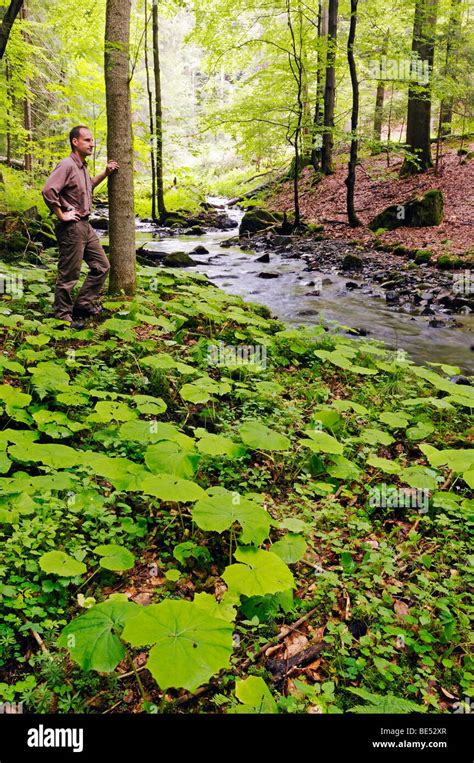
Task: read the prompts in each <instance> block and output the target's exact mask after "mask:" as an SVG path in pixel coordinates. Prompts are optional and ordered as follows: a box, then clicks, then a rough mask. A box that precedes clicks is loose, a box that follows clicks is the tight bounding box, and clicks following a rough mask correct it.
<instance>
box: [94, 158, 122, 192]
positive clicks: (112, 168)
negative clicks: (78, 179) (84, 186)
mask: <svg viewBox="0 0 474 763" xmlns="http://www.w3.org/2000/svg"><path fill="white" fill-rule="evenodd" d="M118 168H119V165H118V164H117V162H114V160H113V159H111V160H110V161H108V162H107V166H106V168H105V170H104V171H103V172H101V173H100V174H99V175H96V176H95V177H93V178H91V181H92V188H95V187H96V186H98V185H100V183H102V181H103V180H105V178H106V177H108V176H109V175H111V174H112V172H115V170H118Z"/></svg>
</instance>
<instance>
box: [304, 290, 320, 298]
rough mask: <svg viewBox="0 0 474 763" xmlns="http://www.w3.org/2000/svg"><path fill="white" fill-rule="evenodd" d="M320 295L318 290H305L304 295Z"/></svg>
mask: <svg viewBox="0 0 474 763" xmlns="http://www.w3.org/2000/svg"><path fill="white" fill-rule="evenodd" d="M320 295H321V292H320V291H307V292H306V293H305V297H319V296H320Z"/></svg>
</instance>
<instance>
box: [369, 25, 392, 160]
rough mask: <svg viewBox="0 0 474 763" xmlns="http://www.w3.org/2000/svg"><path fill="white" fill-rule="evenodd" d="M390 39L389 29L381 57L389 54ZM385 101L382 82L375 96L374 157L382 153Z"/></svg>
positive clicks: (381, 81)
mask: <svg viewBox="0 0 474 763" xmlns="http://www.w3.org/2000/svg"><path fill="white" fill-rule="evenodd" d="M389 37H390V31H389V30H388V29H387V31H386V33H385V37H384V40H383V45H382V50H381V55H382V56H386V55H387V52H388V40H389ZM384 100H385V82H383V80H380V81H379V83H378V84H377V93H376V96H375V112H374V134H373V139H374V141H375V142H376V143H377V144H378V145H377V146H374V149H373V151H372V155H373V156H374V155H375V154H378V153H380V142H381V140H382V124H383V104H384Z"/></svg>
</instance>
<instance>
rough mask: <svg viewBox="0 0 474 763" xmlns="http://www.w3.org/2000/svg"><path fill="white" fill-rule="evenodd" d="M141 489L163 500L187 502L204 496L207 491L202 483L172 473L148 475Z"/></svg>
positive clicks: (146, 493)
mask: <svg viewBox="0 0 474 763" xmlns="http://www.w3.org/2000/svg"><path fill="white" fill-rule="evenodd" d="M140 489H141V491H142V493H145V495H154V496H155V497H156V498H161V500H162V501H175V502H177V503H187V502H188V501H198V500H199V499H200V498H204V496H205V495H206V493H205V492H204V490H203V489H202V487H201V486H200V485H198V484H197V483H196V482H191V480H183V479H180V478H179V477H173V476H172V475H163V476H156V477H155V476H153V477H147V478H146V479H144V480H143V481H142V482H141V485H140Z"/></svg>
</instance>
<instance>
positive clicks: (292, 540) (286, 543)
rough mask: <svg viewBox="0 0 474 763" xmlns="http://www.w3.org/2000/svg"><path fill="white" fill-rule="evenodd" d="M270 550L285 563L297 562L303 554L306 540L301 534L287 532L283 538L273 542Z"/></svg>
mask: <svg viewBox="0 0 474 763" xmlns="http://www.w3.org/2000/svg"><path fill="white" fill-rule="evenodd" d="M272 552H273V553H274V554H276V555H277V556H279V557H280V559H282V560H283V561H284V562H285V563H286V564H294V563H295V562H299V560H300V559H302V558H303V556H304V555H305V553H306V541H305V540H304V538H302V537H301V535H296V534H295V533H287V534H286V535H285V537H284V538H282V539H281V540H278V541H277V542H276V543H274V544H273V546H272Z"/></svg>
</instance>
